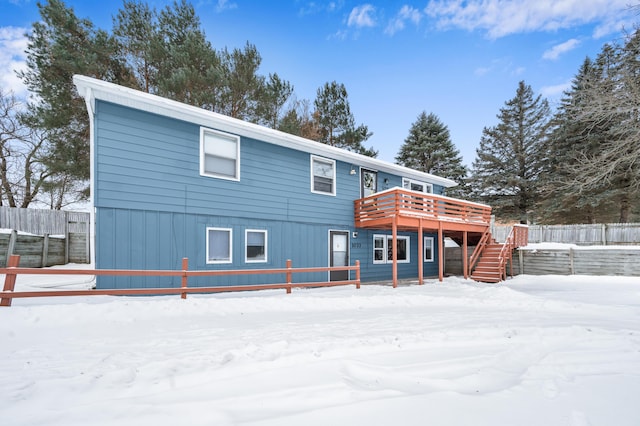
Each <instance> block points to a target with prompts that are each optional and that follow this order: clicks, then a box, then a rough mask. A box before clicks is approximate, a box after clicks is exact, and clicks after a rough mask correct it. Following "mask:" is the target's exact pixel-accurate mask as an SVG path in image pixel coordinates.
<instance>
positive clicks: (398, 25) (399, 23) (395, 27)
mask: <svg viewBox="0 0 640 426" xmlns="http://www.w3.org/2000/svg"><path fill="white" fill-rule="evenodd" d="M421 19H422V13H421V12H420V11H419V10H418V9H415V8H413V7H411V6H407V5H404V6H402V8H401V9H400V11H399V12H398V14H397V15H396V16H395V17H394V18H393V19H392V20H391V21H389V24H388V25H387V28H386V29H385V30H384V32H385V33H386V34H389V35H394V34H395V33H396V32H398V31H401V30H403V29H404V27H405V22H407V21H409V22H412V23H413V24H415V25H416V26H417V25H418V24H420V20H421Z"/></svg>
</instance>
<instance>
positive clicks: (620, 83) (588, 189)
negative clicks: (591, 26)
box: [566, 31, 640, 222]
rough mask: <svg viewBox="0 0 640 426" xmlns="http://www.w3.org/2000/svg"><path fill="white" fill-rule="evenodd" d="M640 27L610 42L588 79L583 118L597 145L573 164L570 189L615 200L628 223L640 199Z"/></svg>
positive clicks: (602, 199)
mask: <svg viewBox="0 0 640 426" xmlns="http://www.w3.org/2000/svg"><path fill="white" fill-rule="evenodd" d="M639 59H640V31H636V32H635V33H633V34H632V35H631V36H630V37H629V38H628V39H627V40H626V42H625V44H624V46H622V47H619V46H611V45H605V47H604V48H603V50H602V52H601V53H600V55H598V58H597V60H596V72H595V73H593V75H592V77H591V78H590V79H588V80H587V81H586V82H585V86H584V89H583V91H584V93H585V97H586V99H587V100H588V102H587V103H585V104H584V105H583V106H582V108H580V110H579V112H578V114H577V118H578V120H579V121H580V122H583V123H587V126H586V127H585V129H584V132H585V134H586V135H587V136H589V137H591V138H595V139H596V140H597V141H598V145H597V149H596V150H594V151H590V152H588V153H586V154H585V155H583V156H581V158H579V161H576V162H575V163H574V164H573V165H571V166H570V167H569V173H570V177H571V179H569V181H568V182H567V184H566V189H567V190H569V191H573V192H575V193H577V194H579V195H580V196H582V197H588V199H590V200H592V203H593V204H594V205H602V204H603V203H610V202H615V203H616V205H617V210H618V217H617V220H618V221H620V222H628V221H629V220H630V219H631V216H632V213H633V207H634V206H637V204H638V199H639V198H640V144H639V143H638V140H639V138H640V124H639V122H640V114H639V112H638V111H639V109H640V80H639V79H638V75H640V60H639Z"/></svg>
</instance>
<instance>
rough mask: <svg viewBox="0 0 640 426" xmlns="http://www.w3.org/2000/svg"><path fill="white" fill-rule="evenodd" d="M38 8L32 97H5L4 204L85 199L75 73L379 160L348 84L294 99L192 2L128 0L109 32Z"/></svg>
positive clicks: (30, 62)
mask: <svg viewBox="0 0 640 426" xmlns="http://www.w3.org/2000/svg"><path fill="white" fill-rule="evenodd" d="M38 8H39V12H40V17H41V19H40V21H38V22H35V23H34V24H33V26H32V28H31V31H30V33H29V34H27V37H28V47H27V49H26V55H27V56H26V57H27V59H26V62H27V68H26V70H24V71H21V72H19V73H18V75H19V77H20V78H21V79H22V81H23V82H24V84H25V85H26V87H27V88H28V90H29V92H30V93H31V95H32V100H31V102H28V103H27V104H26V105H25V104H24V103H23V102H20V101H19V100H17V99H16V98H15V96H14V95H13V94H12V93H5V92H3V91H0V98H1V102H0V113H2V112H4V114H3V115H2V116H1V117H0V138H1V139H0V144H1V146H0V148H1V156H0V167H1V168H2V169H1V170H0V180H1V181H2V182H0V188H1V189H2V192H1V196H0V205H8V206H11V207H27V206H29V205H30V204H31V203H32V202H33V201H34V200H36V199H39V200H40V201H41V202H42V201H43V200H46V201H47V202H48V204H49V205H50V207H51V208H55V209H60V208H62V207H63V206H64V205H65V203H67V202H69V201H76V200H80V199H83V198H86V197H88V195H89V187H88V186H87V183H88V179H89V119H88V117H87V112H86V107H85V105H84V100H83V99H82V98H80V96H79V95H78V94H77V92H76V90H75V87H74V85H73V81H72V78H73V75H74V74H82V75H87V76H90V77H94V78H98V79H101V80H104V81H109V82H112V83H116V84H120V85H122V86H125V87H131V88H134V89H138V90H142V91H145V92H148V93H152V94H156V95H159V96H163V97H167V98H170V99H173V100H176V101H179V102H184V103H187V104H189V105H194V106H197V107H200V108H204V109H207V110H210V111H214V112H218V113H221V114H225V115H228V116H231V117H234V118H238V119H241V120H245V121H249V122H253V123H257V124H261V125H264V126H267V127H271V128H274V129H278V130H281V131H284V132H287V133H291V134H295V135H298V136H301V137H305V138H308V139H312V140H316V141H319V142H323V143H326V144H329V145H332V146H336V147H339V148H343V149H347V150H350V151H354V152H358V153H361V154H364V155H368V156H373V157H375V156H377V151H375V150H374V149H373V148H371V147H365V146H364V142H365V141H366V140H367V139H368V138H369V137H371V135H372V133H371V132H370V131H369V129H368V127H367V126H366V125H363V124H359V125H357V124H356V122H355V118H354V115H353V113H352V112H351V109H350V105H349V99H348V93H347V90H346V88H345V86H344V84H341V83H338V82H336V81H332V82H327V83H325V84H324V85H322V86H321V87H320V88H318V90H317V97H316V99H315V101H314V102H313V104H312V103H311V102H310V101H308V100H301V101H299V100H297V99H296V98H295V94H294V87H293V84H292V83H290V82H289V81H287V80H285V79H283V78H282V77H280V76H279V75H278V74H277V73H269V74H268V75H261V74H260V73H259V67H260V64H261V61H262V58H261V56H260V53H259V52H258V50H257V48H256V46H255V45H253V44H251V43H249V42H247V43H246V45H245V46H244V47H243V48H234V49H228V48H226V47H224V48H222V49H215V48H214V47H213V46H212V45H211V43H210V42H209V41H208V39H207V37H206V34H205V32H204V30H203V29H202V26H201V23H200V19H199V17H198V16H197V15H196V13H195V9H194V7H193V5H192V4H191V3H189V2H188V1H186V0H180V1H174V2H173V3H171V4H169V5H167V6H166V7H164V8H163V9H161V10H156V9H155V8H152V7H150V6H149V5H148V4H147V3H145V2H142V1H137V0H125V1H124V2H123V5H122V7H121V8H120V10H119V11H118V12H117V14H116V16H114V17H113V27H112V29H111V31H106V30H104V29H101V28H97V27H96V26H95V25H94V24H93V23H92V22H91V21H90V20H89V19H81V18H78V17H77V16H76V15H75V13H74V11H73V9H72V8H70V7H67V6H66V5H65V3H64V2H63V1H62V0H48V1H46V2H44V3H38Z"/></svg>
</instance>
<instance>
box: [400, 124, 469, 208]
mask: <svg viewBox="0 0 640 426" xmlns="http://www.w3.org/2000/svg"><path fill="white" fill-rule="evenodd" d="M396 163H397V164H400V165H402V166H405V167H409V168H412V169H415V170H420V171H421V172H425V173H432V174H434V175H437V176H441V177H445V178H447V179H451V180H453V181H455V182H457V183H458V185H459V186H458V187H456V188H451V190H449V191H448V194H449V195H452V196H457V197H459V196H463V195H464V193H465V187H466V177H467V168H466V167H465V166H464V165H463V164H462V157H461V156H460V151H458V150H457V149H456V147H455V146H454V145H453V142H451V137H450V135H449V129H448V127H447V126H446V125H445V124H444V123H442V121H440V119H439V118H438V116H436V115H435V114H434V113H429V115H427V113H426V112H424V111H423V112H422V113H421V114H420V115H419V116H418V118H417V120H416V121H415V122H414V123H413V124H412V125H411V129H410V130H409V136H407V138H406V139H405V140H404V144H403V145H402V146H401V147H400V151H399V152H398V155H397V156H396Z"/></svg>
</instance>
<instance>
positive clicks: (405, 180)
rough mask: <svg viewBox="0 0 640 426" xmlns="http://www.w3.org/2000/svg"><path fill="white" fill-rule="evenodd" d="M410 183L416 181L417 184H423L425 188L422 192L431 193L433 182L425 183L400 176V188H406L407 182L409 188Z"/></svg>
mask: <svg viewBox="0 0 640 426" xmlns="http://www.w3.org/2000/svg"><path fill="white" fill-rule="evenodd" d="M412 183H416V184H418V185H422V186H424V189H425V190H424V191H423V192H424V193H425V194H433V184H431V183H427V182H423V181H420V180H414V179H409V178H402V188H404V189H408V188H406V186H407V184H408V186H409V188H411V184H412ZM418 192H420V191H418Z"/></svg>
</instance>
